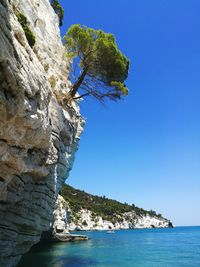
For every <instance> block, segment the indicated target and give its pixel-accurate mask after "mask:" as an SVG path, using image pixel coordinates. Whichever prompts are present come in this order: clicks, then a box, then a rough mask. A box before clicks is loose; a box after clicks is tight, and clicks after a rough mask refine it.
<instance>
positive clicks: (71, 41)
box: [64, 24, 129, 102]
mask: <svg viewBox="0 0 200 267" xmlns="http://www.w3.org/2000/svg"><path fill="white" fill-rule="evenodd" d="M64 39H65V45H66V48H67V52H68V54H67V55H68V57H69V58H70V60H71V62H72V64H71V68H70V69H71V72H70V74H71V77H70V78H71V81H72V87H71V90H70V97H71V98H73V99H78V98H82V97H86V96H89V95H92V96H93V97H95V98H96V99H97V100H99V101H101V102H103V101H104V99H105V98H107V99H110V100H118V99H121V98H122V97H123V96H127V95H128V88H127V87H126V85H125V84H124V81H125V80H126V78H127V77H128V70H129V60H128V59H127V57H126V56H125V55H123V54H122V52H121V51H120V50H119V49H118V47H117V43H116V40H115V37H114V35H113V34H110V33H105V32H104V31H102V30H95V29H92V28H88V27H86V26H81V25H79V24H75V25H72V26H71V27H70V28H69V30H68V31H67V33H66V35H65V37H64ZM77 92H79V94H80V95H79V96H76V93H77Z"/></svg>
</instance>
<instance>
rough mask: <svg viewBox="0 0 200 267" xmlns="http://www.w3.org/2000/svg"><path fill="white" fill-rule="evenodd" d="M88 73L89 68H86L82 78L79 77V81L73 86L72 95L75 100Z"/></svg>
mask: <svg viewBox="0 0 200 267" xmlns="http://www.w3.org/2000/svg"><path fill="white" fill-rule="evenodd" d="M87 71H88V67H85V68H84V69H83V71H82V72H81V74H80V76H79V77H78V79H77V80H76V82H75V83H74V84H73V86H72V89H71V91H70V95H71V97H72V98H73V97H74V96H75V94H76V93H77V92H78V89H79V87H80V86H81V84H82V82H83V80H84V78H85V76H86V74H87Z"/></svg>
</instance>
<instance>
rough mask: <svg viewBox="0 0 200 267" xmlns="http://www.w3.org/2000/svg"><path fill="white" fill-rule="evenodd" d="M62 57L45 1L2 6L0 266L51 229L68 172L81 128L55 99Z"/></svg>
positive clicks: (62, 81) (62, 88)
mask: <svg viewBox="0 0 200 267" xmlns="http://www.w3.org/2000/svg"><path fill="white" fill-rule="evenodd" d="M19 14H22V16H23V17H25V18H27V23H28V27H29V29H30V31H31V32H32V33H33V35H34V36H35V44H34V46H32V47H31V46H30V44H29V42H28V40H27V36H26V35H25V32H24V29H23V27H22V25H21V24H20V22H19V19H18V16H19ZM64 52H65V51H64V47H63V45H62V42H61V38H60V32H59V27H58V18H57V16H56V14H55V13H54V11H53V9H52V8H51V6H50V4H49V1H48V0H0V266H4V267H8V266H16V264H17V262H18V261H19V259H20V257H21V255H22V254H23V253H25V252H27V251H28V250H29V249H30V247H31V246H32V245H33V244H35V243H37V242H38V241H39V240H40V236H41V233H42V232H43V231H46V230H48V229H49V227H50V225H51V222H52V218H53V210H54V206H55V202H56V198H57V195H58V192H59V190H60V188H61V185H62V183H63V182H64V180H65V179H66V178H67V176H68V173H69V171H70V169H71V167H72V163H73V160H74V154H75V151H76V150H77V145H78V140H79V136H80V133H81V132H82V127H83V124H84V121H83V119H82V118H81V116H80V113H79V109H78V107H77V106H76V105H75V104H74V103H73V105H72V106H71V107H69V106H68V107H67V106H65V107H64V108H63V107H62V106H60V105H59V103H58V100H57V98H56V97H55V95H57V96H59V95H61V94H65V93H66V91H67V90H68V87H69V81H68V79H67V77H68V73H67V68H66V64H67V63H66V58H65V57H64Z"/></svg>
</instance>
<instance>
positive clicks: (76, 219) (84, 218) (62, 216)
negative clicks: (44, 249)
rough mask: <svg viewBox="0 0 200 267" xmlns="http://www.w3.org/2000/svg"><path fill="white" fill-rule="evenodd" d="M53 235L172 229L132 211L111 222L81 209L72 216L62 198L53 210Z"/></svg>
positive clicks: (157, 219) (158, 219)
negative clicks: (69, 232) (92, 231)
mask: <svg viewBox="0 0 200 267" xmlns="http://www.w3.org/2000/svg"><path fill="white" fill-rule="evenodd" d="M55 214H56V216H55V222H54V225H53V228H54V234H55V235H56V233H61V232H64V233H65V232H68V231H74V230H81V231H88V230H111V229H112V230H119V229H134V228H135V229H139V228H167V227H173V225H172V223H171V222H170V221H169V220H168V219H165V218H163V217H156V216H150V215H149V214H146V215H140V216H138V215H137V214H136V213H135V212H134V211H131V212H125V213H124V214H121V215H119V216H118V220H116V221H115V222H111V221H108V220H104V219H103V218H102V217H101V216H98V215H96V214H95V213H93V212H92V211H90V210H87V209H81V210H80V211H79V212H77V213H76V214H74V213H73V212H72V211H71V209H70V205H69V203H68V202H66V201H65V199H64V198H63V197H62V196H59V197H58V199H57V205H56V210H55Z"/></svg>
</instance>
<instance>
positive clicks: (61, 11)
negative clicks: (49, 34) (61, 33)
mask: <svg viewBox="0 0 200 267" xmlns="http://www.w3.org/2000/svg"><path fill="white" fill-rule="evenodd" d="M51 6H52V7H53V9H54V11H55V13H56V14H57V16H58V18H59V26H62V25H63V18H64V9H63V8H62V6H61V5H60V3H59V1H58V0H52V1H51Z"/></svg>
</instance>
